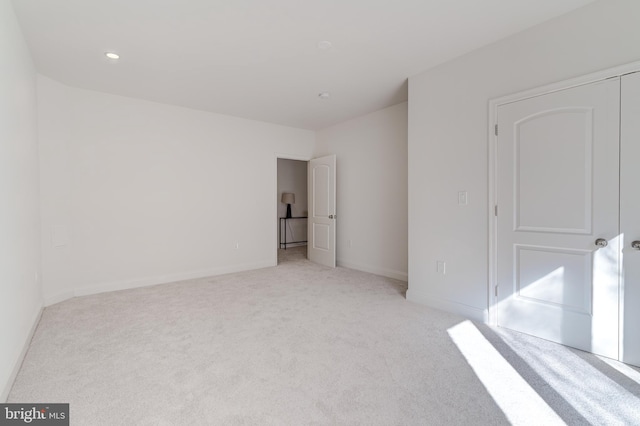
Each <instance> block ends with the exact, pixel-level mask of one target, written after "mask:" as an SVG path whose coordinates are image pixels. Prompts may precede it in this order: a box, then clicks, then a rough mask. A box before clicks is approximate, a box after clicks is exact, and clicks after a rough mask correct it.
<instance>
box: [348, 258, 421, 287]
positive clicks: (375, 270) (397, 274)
mask: <svg viewBox="0 0 640 426" xmlns="http://www.w3.org/2000/svg"><path fill="white" fill-rule="evenodd" d="M336 264H337V265H338V266H342V267H344V268H349V269H356V270H358V271H363V272H369V273H372V274H376V275H382V276H383V277H387V278H393V279H394V280H400V281H404V282H407V281H408V277H409V275H408V274H407V273H406V272H402V271H396V270H393V269H387V268H381V267H379V266H372V265H365V264H362V263H356V262H350V261H348V260H341V259H338V260H337V261H336Z"/></svg>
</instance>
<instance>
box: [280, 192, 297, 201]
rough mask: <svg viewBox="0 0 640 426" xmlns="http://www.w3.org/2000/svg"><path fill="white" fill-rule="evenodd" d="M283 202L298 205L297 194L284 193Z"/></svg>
mask: <svg viewBox="0 0 640 426" xmlns="http://www.w3.org/2000/svg"><path fill="white" fill-rule="evenodd" d="M282 202H283V203H284V204H295V203H296V196H295V194H293V193H291V192H283V193H282Z"/></svg>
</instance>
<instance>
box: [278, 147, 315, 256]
mask: <svg viewBox="0 0 640 426" xmlns="http://www.w3.org/2000/svg"><path fill="white" fill-rule="evenodd" d="M307 163H308V162H307V161H300V160H291V159H286V158H278V183H277V194H276V196H277V200H278V203H277V205H278V207H277V208H278V214H277V216H278V241H277V242H276V243H277V247H278V264H280V263H283V262H292V261H296V260H301V259H306V258H307V217H308V205H307V165H308V164H307Z"/></svg>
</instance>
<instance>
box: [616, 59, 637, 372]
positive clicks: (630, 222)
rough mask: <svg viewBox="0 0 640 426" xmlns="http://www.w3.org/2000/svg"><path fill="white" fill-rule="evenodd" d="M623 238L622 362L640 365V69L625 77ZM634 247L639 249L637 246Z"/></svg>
mask: <svg viewBox="0 0 640 426" xmlns="http://www.w3.org/2000/svg"><path fill="white" fill-rule="evenodd" d="M621 84H622V90H621V93H622V99H621V105H622V111H621V114H622V115H621V121H620V124H621V129H620V130H621V134H620V230H621V234H620V241H621V244H622V247H623V248H622V257H623V262H622V264H623V265H624V269H623V271H624V275H623V276H624V317H623V324H624V333H623V344H622V361H624V362H626V363H629V364H634V365H640V327H639V325H640V243H635V244H634V241H637V242H640V170H639V168H638V161H639V160H640V72H638V73H634V74H628V75H625V76H623V77H622V81H621ZM634 246H636V247H638V248H634Z"/></svg>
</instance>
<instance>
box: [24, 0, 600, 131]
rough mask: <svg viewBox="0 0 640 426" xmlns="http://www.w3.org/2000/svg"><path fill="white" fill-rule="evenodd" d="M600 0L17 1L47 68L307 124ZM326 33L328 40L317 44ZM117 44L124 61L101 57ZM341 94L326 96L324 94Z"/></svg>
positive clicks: (89, 84) (166, 99)
mask: <svg viewBox="0 0 640 426" xmlns="http://www.w3.org/2000/svg"><path fill="white" fill-rule="evenodd" d="M592 1H593V0H482V1H480V0H394V1H391V0H385V1H380V0H366V1H365V0H323V1H318V2H311V1H304V0H303V1H301V0H99V1H98V0H56V1H43V0H14V1H13V5H14V9H15V11H16V14H17V15H18V19H19V21H20V23H21V25H22V28H23V31H24V34H25V37H26V39H27V42H28V43H29V46H30V48H31V51H32V54H33V56H34V60H35V62H36V66H37V68H38V70H39V72H40V73H42V74H44V75H46V76H49V77H51V78H53V79H55V80H58V81H60V82H62V83H65V84H68V85H71V86H75V87H81V88H86V89H92V90H98V91H102V92H108V93H114V94H119V95H124V96H131V97H137V98H143V99H148V100H152V101H157V102H163V103H170V104H175V105H182V106H185V107H190V108H195V109H201V110H207V111H213V112H217V113H221V114H229V115H234V116H239V117H245V118H250V119H255V120H260V121H267V122H271V123H277V124H283V125H287V126H294V127H301V128H306V129H320V128H323V127H327V126H329V125H332V124H336V123H339V122H341V121H344V120H346V119H349V118H352V117H356V116H359V115H362V114H365V113H368V112H372V111H375V110H377V109H380V108H384V107H386V106H390V105H393V104H396V103H398V102H401V101H404V100H406V99H407V86H406V80H407V78H408V77H409V76H411V75H414V74H417V73H419V72H421V71H424V70H426V69H428V68H430V67H433V66H435V65H437V64H440V63H442V62H445V61H447V60H449V59H452V58H454V57H456V56H459V55H461V54H464V53H466V52H469V51H471V50H474V49H476V48H478V47H481V46H483V45H486V44H488V43H491V42H493V41H496V40H499V39H501V38H504V37H506V36H509V35H511V34H513V33H516V32H518V31H521V30H523V29H525V28H527V27H530V26H533V25H535V24H538V23H540V22H543V21H545V20H548V19H551V18H553V17H555V16H558V15H560V14H563V13H566V12H568V11H570V10H572V9H575V8H577V7H581V6H583V5H585V4H587V3H591V2H592ZM322 40H328V41H330V42H331V43H332V44H333V48H331V49H329V50H321V49H318V48H317V45H318V42H319V41H322ZM105 51H115V52H117V53H119V54H120V55H121V59H120V60H119V61H117V62H113V61H111V60H109V59H107V58H106V57H105V56H104V52H105ZM323 91H328V92H330V93H331V98H330V99H326V100H322V99H319V98H318V94H319V93H320V92H323Z"/></svg>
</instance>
